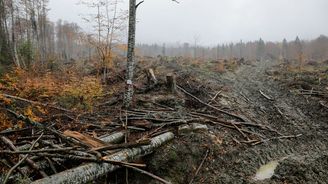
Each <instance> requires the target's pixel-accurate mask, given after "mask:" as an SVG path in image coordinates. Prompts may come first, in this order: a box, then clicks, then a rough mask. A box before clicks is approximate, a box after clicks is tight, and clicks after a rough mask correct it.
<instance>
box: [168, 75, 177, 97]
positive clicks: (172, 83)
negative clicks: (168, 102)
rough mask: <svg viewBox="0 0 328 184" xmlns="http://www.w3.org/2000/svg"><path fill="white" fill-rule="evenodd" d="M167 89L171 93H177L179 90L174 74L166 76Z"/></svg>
mask: <svg viewBox="0 0 328 184" xmlns="http://www.w3.org/2000/svg"><path fill="white" fill-rule="evenodd" d="M166 87H167V90H168V91H169V92H170V93H175V92H176V90H177V82H176V80H175V76H174V75H173V74H168V75H166Z"/></svg>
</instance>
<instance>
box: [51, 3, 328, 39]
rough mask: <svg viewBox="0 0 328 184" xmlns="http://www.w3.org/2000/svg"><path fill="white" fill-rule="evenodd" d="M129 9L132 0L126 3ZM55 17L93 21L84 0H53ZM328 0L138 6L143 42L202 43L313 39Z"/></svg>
mask: <svg viewBox="0 0 328 184" xmlns="http://www.w3.org/2000/svg"><path fill="white" fill-rule="evenodd" d="M63 4H65V7H63ZM120 6H121V9H127V8H128V6H127V1H126V0H125V1H123V2H122V3H121V5H120ZM49 7H50V9H51V10H50V12H49V16H50V18H51V20H53V21H55V20H57V19H63V20H67V21H71V22H77V23H78V24H79V25H81V27H82V28H83V29H84V30H90V29H91V28H90V25H87V24H85V23H84V22H83V21H82V18H81V15H83V14H86V13H87V12H90V11H91V10H89V9H87V8H86V7H83V6H81V5H79V4H78V0H72V1H65V0H50V5H49ZM326 7H328V1H326V0H311V1H310V0H289V1H286V0H274V1H273V0H249V1H244V0H219V1H216V0H202V1H191V0H181V1H180V3H179V4H178V3H175V2H172V1H170V0H156V1H150V0H146V1H145V2H144V3H143V4H142V5H140V7H139V8H138V12H137V16H138V18H137V19H138V24H137V42H139V43H148V44H149V43H164V42H165V43H183V42H189V43H193V42H194V41H195V38H197V40H198V42H199V44H201V45H213V44H217V43H227V42H238V41H239V40H243V41H252V40H257V39H259V38H260V37H261V38H262V39H264V40H268V41H281V40H282V39H283V38H286V39H287V40H293V39H295V38H296V36H299V37H300V38H302V39H305V40H308V39H313V38H315V37H317V36H319V35H321V34H324V35H327V34H328V24H327V22H328V11H326Z"/></svg>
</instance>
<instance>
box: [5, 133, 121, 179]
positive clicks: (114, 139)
mask: <svg viewBox="0 0 328 184" xmlns="http://www.w3.org/2000/svg"><path fill="white" fill-rule="evenodd" d="M99 139H100V140H101V141H103V142H106V143H112V144H114V143H119V142H122V141H123V139H124V132H116V133H113V134H110V135H104V136H101V137H100V138H99ZM30 147H31V145H30V144H28V145H26V146H24V148H26V149H28V148H30ZM57 148H59V147H57ZM26 149H18V150H26ZM54 160H55V161H56V162H58V163H64V162H65V159H60V158H54ZM35 164H36V165H37V166H38V167H39V169H41V170H43V169H47V168H49V167H50V165H49V162H48V161H47V160H40V161H38V162H35ZM21 170H22V172H23V174H25V175H28V174H30V173H31V171H32V170H31V168H30V167H29V166H24V167H22V168H21ZM18 176H20V173H17V174H15V175H13V176H11V177H10V179H12V178H17V177H18ZM2 177H3V176H1V174H0V181H1V180H2V179H3V178H2Z"/></svg>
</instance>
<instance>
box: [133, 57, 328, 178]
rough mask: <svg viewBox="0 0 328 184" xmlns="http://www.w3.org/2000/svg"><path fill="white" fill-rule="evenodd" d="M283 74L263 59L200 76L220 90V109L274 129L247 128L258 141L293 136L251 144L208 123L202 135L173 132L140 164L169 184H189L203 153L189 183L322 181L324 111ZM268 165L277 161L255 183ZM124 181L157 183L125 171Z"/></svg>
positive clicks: (326, 173) (325, 174)
mask: <svg viewBox="0 0 328 184" xmlns="http://www.w3.org/2000/svg"><path fill="white" fill-rule="evenodd" d="M283 70H285V68H284V67H282V66H278V62H274V61H263V62H255V63H252V64H248V65H246V64H245V65H242V66H240V67H239V68H238V69H237V70H236V71H232V72H226V73H224V74H215V73H206V75H204V78H206V80H207V81H209V82H211V83H217V84H219V85H222V86H224V89H225V90H223V91H222V94H220V98H219V99H218V100H217V101H218V103H219V104H220V107H221V108H223V109H227V110H229V111H233V112H236V113H238V114H240V115H243V116H245V117H247V119H249V120H250V121H252V122H254V123H257V124H261V125H265V126H268V127H271V128H272V130H276V131H275V132H274V131H272V132H269V131H261V130H258V129H256V128H254V129H252V130H253V131H254V132H257V133H258V134H259V135H262V136H263V137H262V139H266V138H272V137H279V136H282V135H283V136H295V135H298V136H299V137H297V138H286V139H273V140H268V141H265V142H264V143H262V144H258V145H254V146H252V145H250V144H246V143H243V141H246V137H243V136H241V135H240V134H239V132H238V131H236V130H231V129H228V128H225V127H222V126H219V125H215V126H213V125H208V127H209V130H208V131H206V132H203V133H197V132H193V133H187V134H179V136H178V137H177V138H176V139H175V140H174V141H173V142H171V143H169V144H168V145H166V146H164V147H162V148H161V149H160V150H157V151H156V152H155V153H154V154H152V156H150V157H148V158H147V159H146V160H145V161H146V163H147V165H148V168H147V169H148V170H149V171H151V172H152V173H154V174H156V175H158V176H161V177H163V178H164V179H167V180H169V181H171V182H172V183H189V182H190V181H191V179H192V178H193V177H194V176H195V172H196V170H197V168H198V166H199V165H200V163H201V161H202V159H203V158H204V156H205V155H206V152H207V151H208V150H209V154H208V156H207V157H206V159H205V162H204V164H203V165H202V167H201V169H200V171H199V173H198V174H197V176H196V177H195V178H194V182H193V183H328V149H327V146H328V141H327V140H328V138H327V135H328V109H326V108H324V107H323V106H321V105H320V104H319V100H320V99H318V98H315V97H308V96H302V95H299V94H296V93H294V92H293V91H292V90H291V88H290V86H289V84H287V83H286V81H293V78H289V77H291V76H288V75H282V71H283ZM195 74H196V73H195ZM197 75H202V74H200V73H197ZM323 85H324V84H323ZM260 91H262V94H261V93H260ZM263 94H265V95H266V96H267V97H269V98H271V100H270V99H267V98H266V97H265V96H264V95H263ZM203 110H204V109H203ZM271 161H279V165H278V167H277V168H276V170H275V173H274V175H273V176H272V177H271V178H270V179H266V180H263V181H255V180H254V176H255V174H256V171H257V170H258V169H259V168H260V166H261V165H264V164H266V163H269V162H271ZM130 183H157V182H156V181H153V180H151V179H149V178H147V177H145V176H143V175H140V174H136V173H130Z"/></svg>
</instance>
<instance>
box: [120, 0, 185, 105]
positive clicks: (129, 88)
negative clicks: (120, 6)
mask: <svg viewBox="0 0 328 184" xmlns="http://www.w3.org/2000/svg"><path fill="white" fill-rule="evenodd" d="M172 1H174V2H176V3H179V2H178V1H176V0H172ZM143 2H144V1H140V2H139V3H138V4H136V0H129V31H128V53H127V65H126V92H125V94H124V106H125V107H126V108H129V107H130V105H131V102H132V97H133V92H134V90H133V75H134V65H135V57H134V56H135V54H134V48H135V43H136V17H137V14H136V13H137V8H138V6H139V5H140V4H141V3H143Z"/></svg>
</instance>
